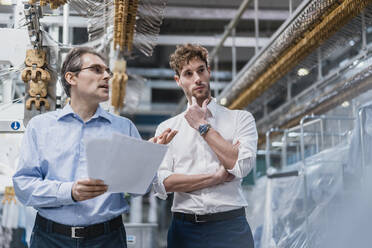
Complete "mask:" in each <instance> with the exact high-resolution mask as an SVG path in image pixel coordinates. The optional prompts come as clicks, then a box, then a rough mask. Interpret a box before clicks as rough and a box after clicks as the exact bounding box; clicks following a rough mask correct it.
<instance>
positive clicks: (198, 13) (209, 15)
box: [165, 7, 289, 21]
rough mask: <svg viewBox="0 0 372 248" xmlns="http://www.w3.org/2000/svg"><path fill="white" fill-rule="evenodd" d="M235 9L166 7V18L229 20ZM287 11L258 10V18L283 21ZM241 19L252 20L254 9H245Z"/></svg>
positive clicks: (287, 13) (286, 16)
mask: <svg viewBox="0 0 372 248" xmlns="http://www.w3.org/2000/svg"><path fill="white" fill-rule="evenodd" d="M236 12H237V10H236V9H226V8H223V9H222V8H189V7H167V10H166V12H165V18H166V19H183V20H185V19H190V20H231V19H233V18H234V17H235V16H236ZM288 16H289V11H286V10H260V11H258V17H259V19H260V20H273V21H275V20H279V21H284V20H286V19H287V18H288ZM240 19H241V20H253V19H254V10H251V9H248V10H245V11H244V13H243V14H242V16H241V17H240Z"/></svg>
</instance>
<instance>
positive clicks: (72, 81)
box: [65, 71, 76, 85]
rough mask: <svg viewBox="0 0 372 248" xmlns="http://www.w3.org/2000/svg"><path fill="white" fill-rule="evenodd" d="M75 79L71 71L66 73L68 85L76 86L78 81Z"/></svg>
mask: <svg viewBox="0 0 372 248" xmlns="http://www.w3.org/2000/svg"><path fill="white" fill-rule="evenodd" d="M74 77H75V74H74V73H72V72H70V71H68V72H66V74H65V79H66V81H67V83H69V84H70V85H76V81H75V79H74Z"/></svg>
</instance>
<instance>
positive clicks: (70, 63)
mask: <svg viewBox="0 0 372 248" xmlns="http://www.w3.org/2000/svg"><path fill="white" fill-rule="evenodd" d="M87 53H89V54H94V55H97V56H98V57H100V58H101V59H102V60H103V61H105V60H106V58H105V57H104V56H103V55H102V54H100V53H98V52H96V51H94V50H93V49H92V48H90V47H77V48H73V49H71V50H70V52H69V53H68V54H67V55H66V58H65V61H64V62H63V65H62V69H61V81H62V87H63V89H64V90H65V92H66V94H67V96H68V97H70V96H71V94H70V93H71V92H70V90H71V84H69V83H68V82H67V81H66V78H65V75H66V73H67V72H75V73H76V75H79V72H80V69H81V66H82V62H81V57H82V56H83V55H84V54H87Z"/></svg>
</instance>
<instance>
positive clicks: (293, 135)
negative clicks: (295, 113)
mask: <svg viewBox="0 0 372 248" xmlns="http://www.w3.org/2000/svg"><path fill="white" fill-rule="evenodd" d="M298 136H300V134H299V133H296V132H289V133H288V137H291V138H294V137H298Z"/></svg>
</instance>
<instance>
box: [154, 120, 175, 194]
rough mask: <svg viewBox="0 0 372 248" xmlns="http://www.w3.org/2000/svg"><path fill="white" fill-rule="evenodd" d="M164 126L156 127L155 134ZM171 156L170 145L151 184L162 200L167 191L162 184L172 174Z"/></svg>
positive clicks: (157, 134)
mask: <svg viewBox="0 0 372 248" xmlns="http://www.w3.org/2000/svg"><path fill="white" fill-rule="evenodd" d="M163 130H165V128H161V127H158V129H157V130H156V133H155V136H159V135H160V134H161V133H162V131H163ZM173 171H174V170H173V158H172V151H171V147H170V146H168V151H167V152H166V154H165V156H164V158H163V161H162V163H161V165H160V167H159V170H158V173H157V177H156V178H155V180H154V183H153V186H154V191H155V196H157V197H159V198H160V199H162V200H165V199H167V197H168V193H167V191H166V189H165V186H164V180H165V179H166V178H167V177H169V176H170V175H172V174H173V173H174V172H173Z"/></svg>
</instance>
